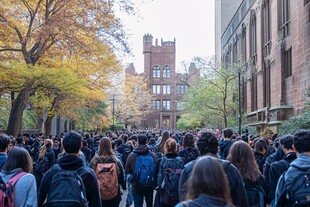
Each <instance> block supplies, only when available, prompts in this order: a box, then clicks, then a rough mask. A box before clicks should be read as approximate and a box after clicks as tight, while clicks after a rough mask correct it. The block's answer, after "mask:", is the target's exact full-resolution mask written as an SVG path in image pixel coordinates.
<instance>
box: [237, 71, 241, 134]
mask: <svg viewBox="0 0 310 207" xmlns="http://www.w3.org/2000/svg"><path fill="white" fill-rule="evenodd" d="M238 87H239V88H238V89H239V116H238V119H239V120H238V122H239V132H240V134H241V72H240V68H239V70H238Z"/></svg>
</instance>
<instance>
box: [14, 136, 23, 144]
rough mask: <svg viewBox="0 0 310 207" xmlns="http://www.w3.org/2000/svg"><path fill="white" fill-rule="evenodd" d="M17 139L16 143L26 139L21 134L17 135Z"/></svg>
mask: <svg viewBox="0 0 310 207" xmlns="http://www.w3.org/2000/svg"><path fill="white" fill-rule="evenodd" d="M15 140H16V144H22V143H23V141H24V138H23V137H22V136H20V135H19V136H17V138H16V139H15Z"/></svg>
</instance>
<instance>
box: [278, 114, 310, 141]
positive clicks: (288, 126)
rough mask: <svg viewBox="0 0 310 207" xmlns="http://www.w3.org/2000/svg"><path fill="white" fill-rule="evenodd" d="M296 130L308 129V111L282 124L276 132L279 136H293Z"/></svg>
mask: <svg viewBox="0 0 310 207" xmlns="http://www.w3.org/2000/svg"><path fill="white" fill-rule="evenodd" d="M298 129H310V111H308V112H306V113H304V114H302V115H300V116H293V117H291V118H290V119H288V120H287V121H284V122H282V124H281V126H280V127H279V129H278V131H279V134H280V135H284V134H295V132H296V131H297V130H298Z"/></svg>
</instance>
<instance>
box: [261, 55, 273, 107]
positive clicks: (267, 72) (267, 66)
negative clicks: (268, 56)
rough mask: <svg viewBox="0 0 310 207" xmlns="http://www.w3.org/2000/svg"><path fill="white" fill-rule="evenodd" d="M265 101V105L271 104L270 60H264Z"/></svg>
mask: <svg viewBox="0 0 310 207" xmlns="http://www.w3.org/2000/svg"><path fill="white" fill-rule="evenodd" d="M263 69H264V70H263V89H264V91H263V101H264V107H266V106H270V105H271V103H270V100H271V99H270V63H269V60H266V61H264V64H263Z"/></svg>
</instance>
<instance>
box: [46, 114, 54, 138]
mask: <svg viewBox="0 0 310 207" xmlns="http://www.w3.org/2000/svg"><path fill="white" fill-rule="evenodd" d="M53 118H54V116H47V118H46V121H45V125H44V126H45V136H49V135H51V132H52V120H53Z"/></svg>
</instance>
